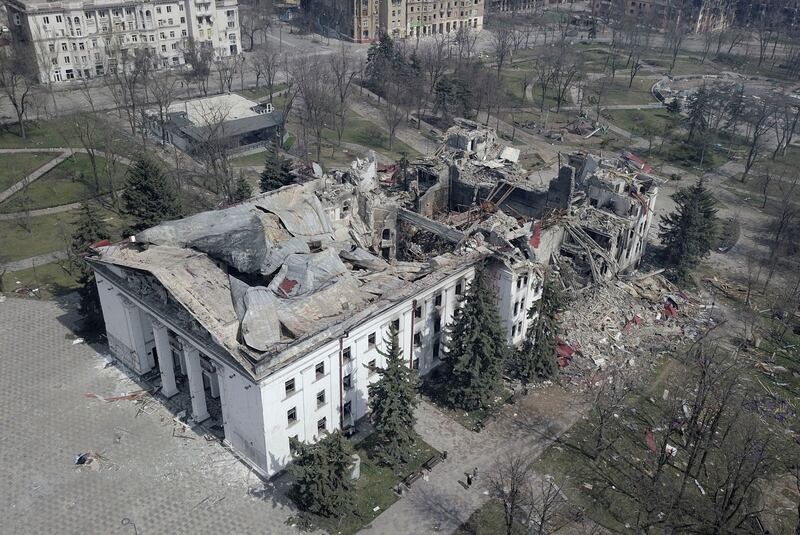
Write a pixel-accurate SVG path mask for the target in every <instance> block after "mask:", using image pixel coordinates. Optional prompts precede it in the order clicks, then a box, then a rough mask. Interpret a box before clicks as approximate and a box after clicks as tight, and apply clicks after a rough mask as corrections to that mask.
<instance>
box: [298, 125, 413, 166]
mask: <svg viewBox="0 0 800 535" xmlns="http://www.w3.org/2000/svg"><path fill="white" fill-rule="evenodd" d="M322 135H323V138H324V139H325V140H327V141H328V142H329V143H331V144H332V145H335V144H336V143H337V142H338V137H337V135H336V132H335V131H334V130H325V131H324V132H323V134H322ZM309 142H310V146H309V151H310V152H312V153H313V152H314V151H315V147H314V143H313V142H312V141H311V140H309ZM342 142H343V143H351V144H353V145H359V146H361V147H364V149H365V150H364V151H363V152H361V153H354V152H353V151H352V150H349V151H348V152H347V153H343V151H342V149H340V148H336V149H335V151H334V152H333V155H332V156H331V148H328V149H327V150H326V149H325V148H324V147H323V150H322V156H323V164H325V165H328V166H330V165H335V166H341V165H342V164H344V165H345V166H349V165H350V162H352V161H353V159H354V158H355V157H359V158H363V157H365V156H367V154H368V152H369V150H374V151H376V152H377V153H379V154H376V156H377V157H378V160H380V161H385V160H386V158H388V160H389V162H387V163H394V162H396V161H398V160H399V159H400V157H401V152H405V153H406V155H407V157H408V159H410V160H411V159H414V158H417V157H419V156H420V154H419V153H418V152H417V151H416V150H414V149H412V148H411V147H409V146H408V145H406V144H405V143H403V142H402V141H400V140H399V139H397V138H395V139H394V141H393V142H392V147H391V149H390V148H389V133H388V132H387V131H386V130H384V129H383V128H381V127H380V126H378V125H376V124H373V123H372V122H370V121H367V120H366V119H362V118H360V117H350V118H348V119H347V123H346V125H345V129H344V132H343V133H342ZM326 153H327V154H326ZM309 156H312V155H309Z"/></svg>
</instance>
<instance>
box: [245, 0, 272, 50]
mask: <svg viewBox="0 0 800 535" xmlns="http://www.w3.org/2000/svg"><path fill="white" fill-rule="evenodd" d="M271 25H272V2H271V1H264V0H251V1H249V2H247V3H245V2H242V3H240V4H239V26H240V29H241V32H242V37H245V38H247V40H248V43H249V44H248V46H247V48H246V49H245V51H246V52H250V51H252V50H253V47H254V46H255V41H256V37H257V36H258V35H259V34H260V35H262V36H266V34H267V30H268V29H269V27H270V26H271Z"/></svg>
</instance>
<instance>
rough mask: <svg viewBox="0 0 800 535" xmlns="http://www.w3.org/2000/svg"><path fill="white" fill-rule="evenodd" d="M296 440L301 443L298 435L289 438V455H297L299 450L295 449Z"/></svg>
mask: <svg viewBox="0 0 800 535" xmlns="http://www.w3.org/2000/svg"><path fill="white" fill-rule="evenodd" d="M295 440H296V441H298V442H299V441H300V437H298V436H297V435H295V436H293V437H289V453H291V454H292V455H294V454H295V453H297V450H296V449H295V447H294V442H295Z"/></svg>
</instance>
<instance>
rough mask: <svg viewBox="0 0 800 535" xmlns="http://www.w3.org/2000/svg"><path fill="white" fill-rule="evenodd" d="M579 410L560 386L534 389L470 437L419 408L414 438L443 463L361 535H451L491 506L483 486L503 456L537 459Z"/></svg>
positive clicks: (435, 413)
mask: <svg viewBox="0 0 800 535" xmlns="http://www.w3.org/2000/svg"><path fill="white" fill-rule="evenodd" d="M583 408H584V405H583V404H582V403H581V402H580V401H578V400H576V397H575V396H574V395H573V394H569V393H568V392H566V391H564V390H563V389H562V388H560V387H558V386H550V387H547V388H542V389H536V390H534V391H533V392H532V393H531V394H530V395H529V396H528V397H527V398H525V399H524V400H522V401H520V402H519V403H518V404H517V405H513V406H505V407H503V408H502V410H501V412H500V414H499V416H498V418H497V419H496V420H494V421H493V422H492V423H490V424H489V425H488V426H487V427H486V428H485V429H484V430H483V431H482V432H481V433H474V432H471V431H468V430H467V429H465V428H464V427H462V426H461V425H460V424H458V423H456V422H454V421H453V420H452V419H450V418H448V417H446V416H445V415H444V414H442V413H441V412H440V411H439V410H438V409H436V408H435V407H433V406H432V405H430V404H428V403H425V402H423V403H421V404H420V407H419V410H418V413H417V426H416V429H417V432H418V433H419V434H420V435H421V436H422V437H423V439H424V440H425V441H426V442H428V443H429V444H430V445H431V446H433V447H434V448H436V449H438V450H440V451H443V450H447V460H446V461H444V462H442V463H440V464H439V465H437V466H436V467H435V468H434V469H433V471H432V472H431V473H430V476H429V478H428V481H425V480H424V479H420V480H418V481H417V482H415V483H414V484H413V485H412V486H411V489H410V490H409V491H408V493H407V494H406V495H405V496H404V497H403V498H401V499H400V500H398V501H397V502H395V503H394V504H393V505H392V506H391V507H389V509H387V510H386V511H385V512H384V513H383V514H381V515H380V516H379V517H378V518H376V519H375V521H374V522H373V523H372V524H371V525H370V526H368V527H367V528H365V529H363V530H362V531H361V532H360V533H361V534H364V535H367V534H369V535H371V534H383V533H392V534H393V535H406V534H408V535H416V534H419V533H452V532H453V531H454V530H455V529H457V528H458V526H459V525H461V524H462V523H464V522H465V521H466V520H467V519H468V518H469V516H470V515H471V514H472V513H473V512H474V511H475V510H476V509H478V508H479V507H481V506H482V505H483V504H484V503H486V502H487V501H488V500H489V498H490V496H489V495H488V492H487V490H486V488H485V486H484V485H483V484H482V481H484V480H485V479H484V476H485V475H486V474H487V473H489V472H490V471H491V469H492V467H493V466H494V465H495V463H496V462H498V461H500V460H501V459H502V457H503V455H504V454H506V453H511V452H514V453H520V452H522V453H523V454H526V455H528V458H529V459H531V460H533V459H535V458H536V457H538V456H539V455H541V453H542V452H543V451H544V450H545V449H546V448H547V446H549V445H550V444H551V443H552V442H553V440H555V438H557V437H558V436H560V435H561V434H562V433H564V431H566V430H567V429H569V427H570V426H572V424H573V423H575V422H576V421H577V420H578V418H580V414H581V411H582V409H583ZM476 467H477V468H478V479H477V483H476V484H474V485H473V486H472V488H470V489H465V488H464V486H463V485H462V484H461V482H463V481H464V479H465V473H466V472H472V470H473V468H476ZM482 475H483V476H482Z"/></svg>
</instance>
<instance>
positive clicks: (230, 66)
mask: <svg viewBox="0 0 800 535" xmlns="http://www.w3.org/2000/svg"><path fill="white" fill-rule="evenodd" d="M222 53H223V51H222V50H220V51H219V52H218V53H217V57H216V58H215V59H214V61H213V65H214V70H215V71H217V77H218V79H219V90H220V91H228V92H231V91H232V90H233V79H234V77H235V76H236V74H237V73H238V72H239V71H240V70H241V68H242V61H243V59H244V56H242V55H239V54H235V55H230V56H223V55H222Z"/></svg>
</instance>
